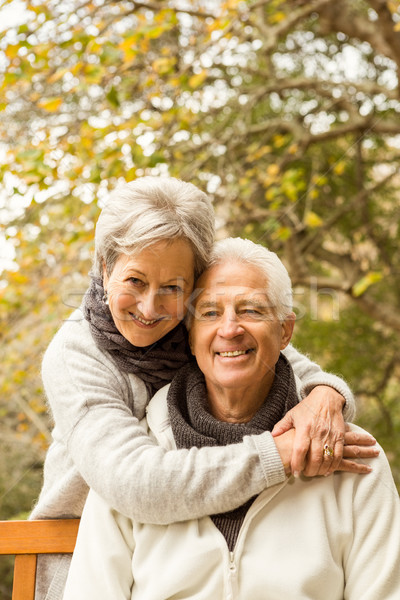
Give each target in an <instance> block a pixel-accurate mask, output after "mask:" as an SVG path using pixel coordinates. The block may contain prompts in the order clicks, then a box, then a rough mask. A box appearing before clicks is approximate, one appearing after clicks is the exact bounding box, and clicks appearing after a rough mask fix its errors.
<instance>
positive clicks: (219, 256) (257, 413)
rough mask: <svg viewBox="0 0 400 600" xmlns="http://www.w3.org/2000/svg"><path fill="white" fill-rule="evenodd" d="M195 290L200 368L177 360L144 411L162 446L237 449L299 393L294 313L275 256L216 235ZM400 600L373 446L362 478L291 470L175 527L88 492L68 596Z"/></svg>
mask: <svg viewBox="0 0 400 600" xmlns="http://www.w3.org/2000/svg"><path fill="white" fill-rule="evenodd" d="M198 288H199V289H198V293H197V294H196V298H195V304H194V314H193V317H192V323H191V328H190V345H191V349H192V352H193V354H194V355H195V356H196V360H197V365H196V364H195V363H191V364H188V365H187V366H185V367H183V369H181V370H180V371H179V372H178V373H177V374H176V376H175V377H174V379H173V381H172V383H171V384H170V385H169V386H166V387H165V388H163V389H162V390H160V391H159V392H158V393H157V394H156V395H155V397H154V398H153V399H152V400H151V402H150V404H149V406H148V409H147V426H148V428H149V431H150V434H151V435H152V436H153V437H154V438H155V440H157V442H158V443H159V444H160V446H162V447H164V448H165V449H174V448H181V449H184V448H186V449H192V450H193V449H194V448H203V447H209V446H217V447H218V446H226V445H227V444H232V443H239V442H240V441H241V440H242V439H243V438H244V436H248V435H256V434H259V433H261V432H265V431H268V430H271V429H272V428H273V427H274V425H275V424H276V423H277V422H278V421H279V420H280V419H281V418H282V416H283V415H285V413H286V412H287V411H288V410H290V409H292V408H293V407H295V406H296V405H297V403H298V402H299V399H300V396H299V390H300V386H301V383H300V381H299V380H298V378H297V377H296V374H295V373H294V372H293V370H292V368H291V366H290V363H289V362H288V360H287V359H286V358H285V356H284V354H282V350H284V349H285V348H286V347H287V345H288V343H289V341H290V338H291V335H292V331H293V325H294V315H293V313H292V312H291V307H290V298H291V289H290V279H289V276H288V274H287V272H286V270H285V268H284V266H283V265H282V263H281V262H280V261H279V259H278V258H277V256H276V255H275V254H273V253H272V252H269V251H268V250H266V249H265V248H262V247H261V246H257V245H255V244H253V243H252V242H249V241H248V240H224V241H223V242H220V243H219V244H217V246H216V248H215V251H214V255H213V257H212V261H211V267H210V268H209V269H208V270H207V271H206V272H205V273H204V274H203V275H202V277H200V280H199V281H198ZM143 426H145V423H143ZM282 456H285V450H284V449H282ZM289 459H290V452H289V453H288V454H287V455H286V457H285V458H284V460H285V461H289ZM210 468H212V465H210ZM232 477H234V468H233V472H232ZM238 491H239V490H238ZM177 517H178V518H179V513H178V514H177ZM399 597H400V503H399V498H398V494H397V491H396V488H395V486H394V482H393V479H392V476H391V473H390V469H389V466H388V463H387V461H386V458H385V457H384V454H383V452H381V455H380V457H379V458H378V459H376V462H375V464H374V471H373V472H372V474H370V475H367V476H365V477H360V476H358V475H355V474H353V473H339V472H338V473H335V474H334V475H332V476H331V477H317V478H313V479H308V480H307V479H306V478H305V477H301V478H293V477H291V478H290V479H286V480H285V481H283V482H281V483H279V484H278V485H276V486H274V487H271V488H269V489H266V490H265V491H263V492H261V493H260V494H258V495H255V496H254V497H253V498H251V499H250V500H249V501H247V502H245V503H243V504H242V505H241V506H240V507H239V508H237V509H236V510H234V511H231V512H224V513H221V514H218V515H213V516H212V517H211V518H210V517H203V518H200V519H192V520H188V521H186V522H179V523H175V524H170V525H149V524H143V523H141V522H139V521H135V520H134V521H132V520H130V519H129V518H127V517H125V516H123V515H122V514H121V513H118V512H117V511H115V510H113V509H112V508H110V507H109V506H108V505H107V503H106V502H104V500H103V499H102V498H100V497H99V496H98V495H97V494H96V493H95V492H93V491H91V492H90V493H89V497H88V501H87V504H86V507H85V509H84V513H83V516H82V520H81V526H80V531H79V534H78V542H77V546H76V550H75V552H74V556H73V559H72V565H71V570H70V574H69V578H68V581H67V586H66V590H65V595H64V600H109V599H110V598H112V599H113V600H128V599H129V600H134V599H136V598H137V599H138V600H142V599H143V598H146V600H167V599H170V598H202V599H203V598H204V599H217V598H218V599H220V598H221V599H222V598H231V599H238V600H250V599H251V600H264V599H265V598H268V599H269V600H281V599H282V598H285V600H321V598H324V599H327V600H343V599H346V600H361V599H362V600H378V599H379V600H395V599H396V600H397V599H398V598H399Z"/></svg>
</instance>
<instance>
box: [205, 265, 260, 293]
mask: <svg viewBox="0 0 400 600" xmlns="http://www.w3.org/2000/svg"><path fill="white" fill-rule="evenodd" d="M267 287H268V282H267V278H266V276H265V273H263V272H262V271H261V270H260V269H258V268H257V267H255V266H253V265H249V264H245V263H240V262H236V261H226V262H223V263H220V264H217V265H214V266H212V267H210V268H209V269H207V270H206V271H204V273H203V274H202V275H201V276H200V277H199V279H198V280H197V282H196V285H195V288H196V295H195V296H196V298H198V299H200V298H201V297H203V296H204V295H206V294H207V295H209V296H211V295H213V294H214V296H220V295H226V294H227V293H228V292H229V293H232V294H235V293H236V294H244V293H245V292H247V293H250V294H264V296H266V295H267Z"/></svg>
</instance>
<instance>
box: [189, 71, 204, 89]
mask: <svg viewBox="0 0 400 600" xmlns="http://www.w3.org/2000/svg"><path fill="white" fill-rule="evenodd" d="M207 75H208V72H207V71H206V70H205V69H203V70H202V71H200V73H196V74H195V75H192V76H191V77H190V79H189V82H188V83H189V87H191V88H192V90H195V89H196V88H198V87H200V86H201V84H202V83H204V81H205V80H206V79H207Z"/></svg>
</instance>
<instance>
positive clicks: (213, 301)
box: [193, 283, 269, 308]
mask: <svg viewBox="0 0 400 600" xmlns="http://www.w3.org/2000/svg"><path fill="white" fill-rule="evenodd" d="M268 302H269V301H268V294H267V293H266V290H265V288H263V287H259V286H257V287H253V286H243V285H230V284H227V283H216V284H215V285H210V286H207V287H204V288H199V287H197V288H196V290H195V294H194V300H193V305H194V306H195V307H196V308H199V307H202V306H211V305H220V304H226V303H229V304H233V305H241V304H244V303H253V304H263V305H265V304H268Z"/></svg>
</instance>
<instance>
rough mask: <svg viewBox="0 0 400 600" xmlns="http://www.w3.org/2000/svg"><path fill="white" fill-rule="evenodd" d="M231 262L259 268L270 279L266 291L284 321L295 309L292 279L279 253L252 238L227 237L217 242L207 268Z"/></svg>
mask: <svg viewBox="0 0 400 600" xmlns="http://www.w3.org/2000/svg"><path fill="white" fill-rule="evenodd" d="M229 262H239V263H244V264H246V265H249V266H250V267H255V268H256V269H258V270H259V271H260V273H261V274H262V276H263V278H265V279H266V281H267V284H266V292H267V294H268V299H269V302H270V304H271V307H272V308H273V309H274V311H275V313H276V316H277V318H278V319H279V320H282V321H283V320H284V319H286V318H287V317H288V316H289V314H290V313H291V312H292V310H293V292H292V282H291V280H290V277H289V273H288V272H287V270H286V267H285V266H284V264H283V263H282V261H281V260H280V258H279V257H278V255H277V254H275V252H271V251H270V250H268V249H267V248H265V246H262V245H261V244H255V243H254V242H252V241H251V240H246V239H242V238H226V239H224V240H220V241H218V242H216V243H215V244H214V246H213V248H212V251H211V254H210V258H209V261H208V265H207V268H211V267H213V266H215V265H219V264H221V263H229ZM260 279H261V278H260Z"/></svg>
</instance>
